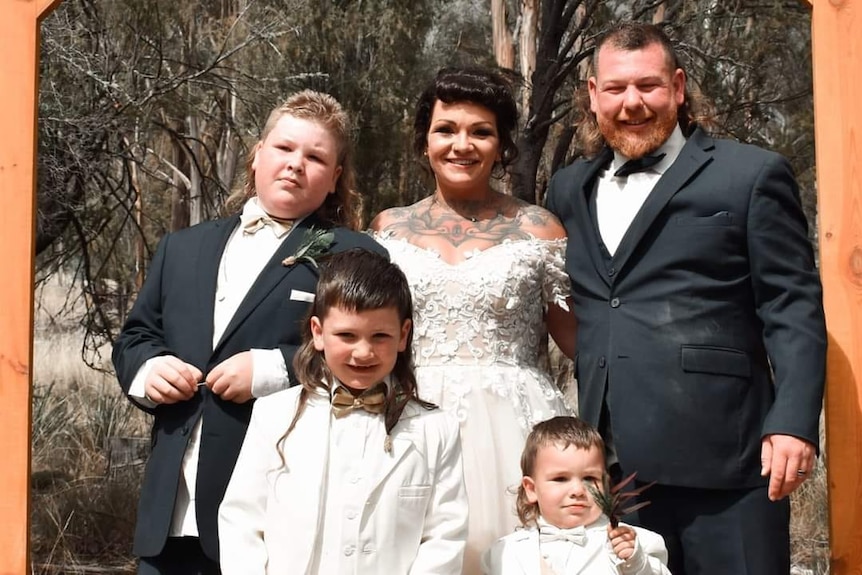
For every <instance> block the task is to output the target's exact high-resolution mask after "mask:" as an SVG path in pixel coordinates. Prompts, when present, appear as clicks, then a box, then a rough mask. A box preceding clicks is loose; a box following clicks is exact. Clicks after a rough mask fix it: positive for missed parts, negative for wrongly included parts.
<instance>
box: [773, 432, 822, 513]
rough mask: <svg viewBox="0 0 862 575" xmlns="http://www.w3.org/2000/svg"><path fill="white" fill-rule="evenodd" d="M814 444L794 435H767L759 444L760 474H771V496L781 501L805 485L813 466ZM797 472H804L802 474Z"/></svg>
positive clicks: (774, 499)
mask: <svg viewBox="0 0 862 575" xmlns="http://www.w3.org/2000/svg"><path fill="white" fill-rule="evenodd" d="M814 453H815V449H814V446H813V445H812V444H811V443H809V442H807V441H805V440H804V439H799V438H798V437H793V436H792V435H778V434H773V435H767V436H766V437H764V438H763V441H762V442H761V446H760V463H761V470H760V475H762V476H763V477H766V476H769V492H768V495H769V499H770V500H771V501H778V500H779V499H783V498H784V497H787V496H788V495H790V494H791V493H793V491H794V490H795V489H796V488H797V487H799V486H800V485H802V482H803V481H805V480H806V479H807V478H808V474H809V473H811V471H812V470H813V469H814ZM797 471H803V472H804V473H802V474H800V473H797Z"/></svg>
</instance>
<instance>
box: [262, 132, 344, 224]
mask: <svg viewBox="0 0 862 575" xmlns="http://www.w3.org/2000/svg"><path fill="white" fill-rule="evenodd" d="M251 167H252V169H253V170H254V183H255V190H256V193H257V198H258V202H259V203H260V205H261V207H262V208H263V209H264V211H266V213H268V214H269V215H271V216H276V217H279V218H300V217H303V216H307V215H308V214H311V213H312V212H314V211H316V210H317V209H318V208H319V207H320V206H321V205H323V202H324V200H325V199H326V196H327V194H330V193H332V192H334V191H335V184H336V182H337V181H338V177H339V176H340V175H341V166H340V165H338V145H337V143H336V140H335V138H334V137H333V136H332V134H330V133H329V132H328V131H327V130H326V128H324V127H323V126H321V125H320V124H318V123H316V122H312V121H310V120H304V119H302V118H297V117H294V116H291V115H284V116H282V117H281V118H280V119H279V120H278V122H276V124H275V126H273V128H272V130H271V131H270V132H269V133H268V134H267V135H266V136H265V137H264V139H263V141H261V142H260V143H259V144H258V146H257V150H256V151H255V154H254V160H253V162H252V166H251Z"/></svg>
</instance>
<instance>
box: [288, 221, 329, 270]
mask: <svg viewBox="0 0 862 575" xmlns="http://www.w3.org/2000/svg"><path fill="white" fill-rule="evenodd" d="M333 241H335V232H333V231H332V230H327V229H320V230H316V229H314V227H311V228H309V229H308V230H307V231H306V232H305V235H304V236H303V237H302V243H301V244H300V245H299V248H297V250H296V253H294V254H293V255H292V256H288V257H286V258H284V259H283V260H281V265H283V266H285V267H290V266H292V265H294V264H297V263H299V262H302V261H305V262H308V263H310V264H311V265H313V266H314V267H315V268H317V267H318V265H317V259H318V258H320V257H321V256H323V255H325V254H326V253H327V252H328V251H329V248H330V247H332V242H333Z"/></svg>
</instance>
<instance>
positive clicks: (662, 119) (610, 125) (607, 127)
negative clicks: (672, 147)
mask: <svg viewBox="0 0 862 575" xmlns="http://www.w3.org/2000/svg"><path fill="white" fill-rule="evenodd" d="M596 121H597V122H598V125H599V131H601V133H602V136H604V138H605V142H607V144H608V146H610V147H611V148H612V149H614V150H616V151H617V152H619V153H620V154H622V155H623V156H625V157H626V158H629V159H630V160H635V159H637V158H641V157H643V156H645V155H647V154H650V153H652V152H655V151H656V150H658V149H659V148H660V147H661V145H662V144H664V143H665V141H666V140H667V139H668V138H669V137H670V135H671V134H672V133H673V130H674V128H676V124H677V118H676V110H674V111H673V112H666V113H665V114H663V115H661V116H656V117H655V120H654V123H653V125H652V128H651V129H650V130H649V131H648V132H646V133H631V132H628V131H626V130H624V129H622V128H619V127H618V126H617V124H616V122H614V121H613V120H605V119H603V118H600V117H598V116H597V117H596Z"/></svg>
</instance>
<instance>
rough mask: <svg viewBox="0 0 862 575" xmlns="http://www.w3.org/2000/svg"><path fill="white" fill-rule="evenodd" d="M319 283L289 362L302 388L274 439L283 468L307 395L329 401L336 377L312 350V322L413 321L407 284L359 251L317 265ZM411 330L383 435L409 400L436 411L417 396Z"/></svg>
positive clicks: (381, 260)
mask: <svg viewBox="0 0 862 575" xmlns="http://www.w3.org/2000/svg"><path fill="white" fill-rule="evenodd" d="M321 268H322V269H321V272H320V279H319V280H318V282H317V289H316V293H315V295H314V303H313V304H312V305H311V308H310V309H309V312H308V315H307V317H306V319H305V326H304V328H303V338H302V346H301V347H300V348H299V350H298V351H297V352H296V355H295V356H294V358H293V368H294V372H295V373H296V379H297V380H299V383H300V385H301V386H302V391H300V393H299V400H298V403H297V407H296V414H295V415H294V416H293V421H291V423H290V426H289V427H288V428H287V431H286V432H285V434H284V435H283V436H282V437H281V438H280V439H279V440H278V448H279V453H280V455H281V457H282V463H284V452H283V451H282V446H283V444H284V442H285V440H286V439H287V436H288V435H290V432H291V431H293V428H294V427H296V423H297V422H298V421H299V418H300V417H301V416H302V413H303V412H304V411H305V407H306V405H307V404H308V398H309V396H310V395H326V396H327V397H329V392H330V389H332V384H333V382H334V378H333V376H332V372H331V371H330V370H329V368H328V367H327V365H326V361H325V360H324V356H323V352H322V351H317V350H316V349H315V348H314V341H313V339H312V335H311V317H312V316H317V317H318V318H320V321H321V323H323V322H325V321H326V315H327V313H328V312H329V310H330V309H332V308H334V307H337V308H340V309H343V310H345V311H351V312H363V311H369V310H375V309H381V308H388V307H393V308H395V309H396V310H398V318H399V320H400V321H401V323H402V324H403V322H404V320H406V319H409V320H412V319H413V299H412V297H411V295H410V285H409V284H408V283H407V278H406V277H405V276H404V272H402V271H401V269H400V268H399V267H398V266H397V265H395V264H393V263H391V262H390V261H389V260H388V259H387V258H386V257H384V256H382V255H380V254H377V253H374V252H371V251H369V250H366V249H363V248H353V249H350V250H346V251H343V252H340V253H337V254H334V255H332V256H331V257H329V258H328V259H327V260H326V262H325V263H321ZM412 344H413V328H412V326H411V328H410V331H409V333H408V334H407V347H406V348H405V349H404V351H401V352H398V358H397V359H396V360H395V367H394V368H393V369H392V373H391V375H390V385H389V391H388V394H387V396H386V407H385V409H384V411H383V418H384V421H385V425H386V434H387V435H389V433H390V432H391V431H392V429H393V428H394V427H395V424H396V423H398V420H399V419H400V417H401V412H402V411H404V407H405V406H406V405H407V403H408V402H409V401H415V402H416V403H418V404H419V405H420V406H422V407H424V408H425V409H436V407H437V406H436V405H434V404H433V403H430V402H427V401H424V400H422V399H420V398H419V397H418V395H417V391H416V375H415V373H414V372H413V349H412Z"/></svg>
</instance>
